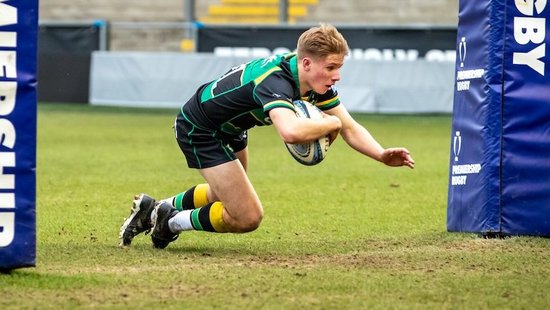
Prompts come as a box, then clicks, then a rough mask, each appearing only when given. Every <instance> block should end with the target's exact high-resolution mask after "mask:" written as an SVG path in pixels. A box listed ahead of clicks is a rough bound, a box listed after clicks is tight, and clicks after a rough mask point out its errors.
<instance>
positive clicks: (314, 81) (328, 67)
mask: <svg viewBox="0 0 550 310" xmlns="http://www.w3.org/2000/svg"><path fill="white" fill-rule="evenodd" d="M344 57H345V55H341V54H331V55H328V56H327V57H325V58H317V59H311V62H310V64H309V66H308V67H307V69H306V71H307V72H308V83H307V84H308V86H309V88H310V89H312V90H313V91H314V92H316V93H318V94H324V93H326V92H327V91H328V90H329V89H330V88H331V87H332V86H333V85H334V84H335V83H336V82H337V81H339V80H340V69H341V68H342V66H343V65H344Z"/></svg>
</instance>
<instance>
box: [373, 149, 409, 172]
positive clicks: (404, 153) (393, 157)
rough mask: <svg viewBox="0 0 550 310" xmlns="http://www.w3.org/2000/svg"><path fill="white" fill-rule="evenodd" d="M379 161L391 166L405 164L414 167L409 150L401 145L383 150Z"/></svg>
mask: <svg viewBox="0 0 550 310" xmlns="http://www.w3.org/2000/svg"><path fill="white" fill-rule="evenodd" d="M381 161H382V162H383V163H384V164H386V165H388V166H391V167H401V166H407V167H409V168H411V169H413V168H414V159H413V158H412V157H411V155H410V152H409V150H407V149H406V148H403V147H394V148H388V149H385V150H384V153H382V158H381Z"/></svg>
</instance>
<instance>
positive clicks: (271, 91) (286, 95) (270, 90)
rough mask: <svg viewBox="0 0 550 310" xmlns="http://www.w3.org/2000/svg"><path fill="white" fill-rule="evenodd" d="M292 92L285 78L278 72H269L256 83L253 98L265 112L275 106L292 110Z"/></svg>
mask: <svg viewBox="0 0 550 310" xmlns="http://www.w3.org/2000/svg"><path fill="white" fill-rule="evenodd" d="M293 93H294V89H293V87H292V85H291V84H290V83H289V81H288V80H287V79H285V78H284V77H282V76H280V75H278V74H271V75H270V76H268V77H267V78H265V79H264V80H263V81H261V82H260V83H259V84H257V85H256V88H255V90H254V97H255V98H254V99H255V100H256V101H258V102H259V103H260V104H261V105H262V106H263V110H264V113H266V114H268V112H269V111H271V110H273V109H275V108H287V109H291V110H293V111H294V104H292V97H293V96H294V95H293Z"/></svg>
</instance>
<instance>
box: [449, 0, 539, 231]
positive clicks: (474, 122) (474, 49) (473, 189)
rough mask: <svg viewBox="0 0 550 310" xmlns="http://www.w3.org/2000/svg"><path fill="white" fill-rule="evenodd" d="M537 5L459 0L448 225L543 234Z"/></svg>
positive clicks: (457, 228) (509, 0) (458, 228)
mask: <svg viewBox="0 0 550 310" xmlns="http://www.w3.org/2000/svg"><path fill="white" fill-rule="evenodd" d="M545 8H546V1H533V0H527V1H515V0H506V1H502V0H501V1H491V0H476V1H473V0H461V1H460V8H459V25H458V31H457V43H456V45H457V49H456V50H457V60H456V81H455V97H454V105H453V122H452V136H451V147H450V166H449V195H448V212H447V228H448V230H449V231H460V232H475V233H481V234H483V235H489V236H490V235H498V236H502V235H539V236H550V190H548V188H550V159H549V157H548V152H549V150H550V91H549V90H548V89H549V88H548V87H549V86H550V79H549V78H548V74H547V68H546V67H545V62H546V61H547V60H546V54H547V45H546V44H545V42H546V41H547V40H548V38H547V36H546V34H548V33H549V32H548V24H547V22H546V20H547V16H548V14H547V13H548V12H550V9H547V10H545Z"/></svg>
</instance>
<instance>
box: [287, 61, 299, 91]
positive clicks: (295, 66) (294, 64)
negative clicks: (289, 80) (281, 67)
mask: <svg viewBox="0 0 550 310" xmlns="http://www.w3.org/2000/svg"><path fill="white" fill-rule="evenodd" d="M289 64H290V72H292V77H293V78H294V82H296V86H297V87H298V89H300V79H299V78H298V56H297V55H294V57H292V58H290V60H289Z"/></svg>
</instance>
